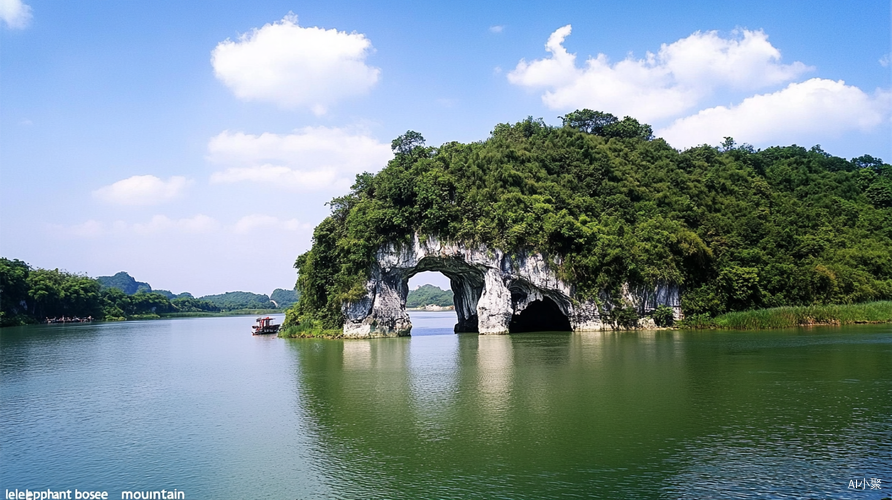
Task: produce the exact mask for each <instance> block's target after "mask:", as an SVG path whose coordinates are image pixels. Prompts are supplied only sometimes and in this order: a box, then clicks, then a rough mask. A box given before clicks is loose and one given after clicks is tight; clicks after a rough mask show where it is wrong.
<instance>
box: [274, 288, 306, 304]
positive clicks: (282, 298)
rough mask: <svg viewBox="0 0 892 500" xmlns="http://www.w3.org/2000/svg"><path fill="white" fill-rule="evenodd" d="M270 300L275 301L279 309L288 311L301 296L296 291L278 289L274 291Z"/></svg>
mask: <svg viewBox="0 0 892 500" xmlns="http://www.w3.org/2000/svg"><path fill="white" fill-rule="evenodd" d="M269 298H270V300H272V301H275V303H276V304H277V305H278V306H279V309H287V308H289V307H291V306H293V305H294V303H295V302H297V299H298V298H300V295H299V294H298V293H297V291H295V290H284V289H282V288H276V289H275V290H273V293H272V294H271V295H270V296H269Z"/></svg>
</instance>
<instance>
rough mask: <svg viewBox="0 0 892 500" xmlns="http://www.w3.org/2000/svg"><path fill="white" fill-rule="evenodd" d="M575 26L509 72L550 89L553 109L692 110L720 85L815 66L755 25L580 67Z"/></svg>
mask: <svg viewBox="0 0 892 500" xmlns="http://www.w3.org/2000/svg"><path fill="white" fill-rule="evenodd" d="M570 32H571V26H570V25H567V26H564V27H562V28H559V29H557V30H556V31H555V32H554V33H552V34H551V36H550V37H549V38H548V42H547V43H546V44H545V48H546V50H547V51H548V52H549V53H550V54H551V55H550V56H549V57H547V58H545V59H538V60H535V61H532V62H529V63H528V62H526V61H525V60H521V61H520V62H519V63H518V64H517V67H515V68H514V70H513V71H511V72H510V73H509V74H508V81H510V82H511V83H513V84H515V85H520V86H523V87H528V88H534V89H540V88H544V89H545V93H544V94H543V95H542V101H543V102H544V104H545V105H546V106H548V107H549V108H551V109H566V110H571V109H578V108H592V109H598V110H604V111H608V112H611V113H614V114H618V115H630V116H634V117H635V118H638V119H640V120H646V121H650V120H658V119H662V118H668V117H672V116H677V115H678V114H680V113H683V112H685V111H687V110H690V109H691V108H693V107H695V106H696V105H698V104H699V103H700V102H701V101H702V100H703V99H705V98H706V97H709V96H710V95H711V94H712V93H713V92H714V91H715V90H717V89H719V88H729V89H734V90H753V89H758V88H764V87H768V86H772V85H777V84H780V83H785V82H788V81H790V80H792V79H794V78H796V77H798V76H799V75H801V74H803V73H805V72H806V71H809V70H811V69H812V68H809V67H807V66H806V65H804V64H803V63H801V62H794V63H793V64H789V65H785V64H780V62H779V61H780V58H781V55H780V51H779V50H777V49H776V48H775V47H774V46H772V45H771V44H770V43H769V42H768V35H766V34H765V33H764V32H762V31H749V30H740V31H734V32H733V33H732V37H731V38H722V37H720V36H719V35H718V34H717V32H715V31H707V32H699V31H698V32H696V33H694V34H692V35H691V36H689V37H687V38H683V39H681V40H678V41H676V42H674V43H672V44H669V45H667V44H663V45H662V46H661V47H660V50H659V51H658V52H657V53H656V54H653V53H650V52H648V53H647V54H646V56H645V58H643V59H634V58H632V57H631V56H630V57H628V58H626V59H624V60H622V61H620V62H617V63H611V62H610V61H609V59H608V58H607V56H606V55H604V54H598V56H597V57H594V58H589V59H587V60H586V62H585V65H584V66H583V67H577V65H576V55H575V54H571V53H569V52H568V51H567V49H566V48H565V47H564V45H563V43H564V40H565V39H566V38H567V36H569V35H570Z"/></svg>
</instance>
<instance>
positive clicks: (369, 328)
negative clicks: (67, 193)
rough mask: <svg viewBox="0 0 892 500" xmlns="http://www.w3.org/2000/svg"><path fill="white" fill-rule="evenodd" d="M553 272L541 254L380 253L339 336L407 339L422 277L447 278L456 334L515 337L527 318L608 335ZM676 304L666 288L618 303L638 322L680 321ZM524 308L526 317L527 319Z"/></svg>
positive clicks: (393, 249)
mask: <svg viewBox="0 0 892 500" xmlns="http://www.w3.org/2000/svg"><path fill="white" fill-rule="evenodd" d="M554 264H556V263H552V262H549V261H548V260H547V259H545V258H544V257H543V256H542V255H541V254H535V253H531V254H527V253H517V254H512V255H508V254H506V253H504V252H502V251H501V250H497V249H496V250H493V249H489V248H486V247H483V246H477V247H471V246H468V245H462V244H458V243H449V242H441V241H439V240H438V239H437V238H433V237H420V236H419V235H415V237H414V239H413V242H412V243H411V244H409V245H385V246H384V247H382V248H380V249H379V250H378V252H377V254H376V256H375V262H374V264H372V268H371V270H370V273H369V280H368V281H367V282H366V286H365V288H366V293H365V296H363V297H362V298H361V299H359V300H357V301H354V302H347V303H344V304H343V306H342V311H343V313H344V317H345V321H344V336H345V337H354V338H370V337H397V336H404V335H409V333H410V332H411V330H412V322H411V321H410V319H409V315H408V314H407V313H406V297H407V295H408V294H409V285H408V283H409V278H411V277H412V276H414V275H415V274H417V273H420V272H423V271H438V272H441V273H443V275H445V276H446V277H447V278H449V282H450V285H451V288H452V292H453V294H454V297H455V299H454V300H455V310H456V315H457V317H458V323H457V324H456V326H455V331H456V332H478V333H480V334H505V333H509V332H511V331H512V322H513V325H514V328H513V330H514V331H529V330H525V327H529V328H533V327H535V326H530V323H531V320H530V317H531V316H530V315H531V314H541V313H543V312H544V313H545V315H546V320H547V321H546V323H545V324H546V325H548V324H554V325H556V326H557V327H558V329H568V328H567V325H569V329H571V330H573V331H585V330H602V329H606V328H610V326H609V324H607V323H605V322H604V321H602V319H601V316H600V314H599V312H598V307H597V305H596V304H595V303H594V302H591V301H579V300H575V299H574V292H575V290H574V289H573V287H572V286H570V285H569V284H567V283H565V282H563V281H562V280H560V279H558V278H557V275H556V272H555V270H554V268H553V267H554ZM627 288H628V287H627ZM678 297H679V290H678V287H677V286H672V285H666V286H662V287H654V288H653V289H640V290H628V289H627V290H625V293H624V297H623V299H624V301H626V302H628V303H631V304H634V305H635V306H636V307H637V308H638V309H639V313H640V314H645V313H648V312H650V311H651V310H653V309H654V308H656V306H657V305H659V304H667V305H670V306H672V307H673V308H674V309H675V311H676V316H678V317H680V308H679V304H678ZM528 308H532V310H531V311H529V312H528V313H527V314H526V315H525V314H524V311H526V310H527V309H528ZM543 308H544V309H543ZM549 318H550V319H549ZM537 321H538V320H537ZM532 322H533V323H536V321H532ZM538 324H539V323H537V325H538Z"/></svg>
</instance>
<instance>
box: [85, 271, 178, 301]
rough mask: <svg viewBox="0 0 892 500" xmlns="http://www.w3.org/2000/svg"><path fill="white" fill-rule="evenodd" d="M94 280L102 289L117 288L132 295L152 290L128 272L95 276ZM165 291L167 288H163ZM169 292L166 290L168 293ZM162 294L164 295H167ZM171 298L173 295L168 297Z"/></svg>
mask: <svg viewBox="0 0 892 500" xmlns="http://www.w3.org/2000/svg"><path fill="white" fill-rule="evenodd" d="M96 281H98V282H99V284H100V285H102V289H103V290H104V289H106V288H117V289H118V290H120V291H122V292H124V293H126V294H127V295H133V294H135V293H139V292H146V293H149V292H151V291H152V287H151V286H150V285H149V284H148V283H143V282H142V281H136V280H135V279H133V277H132V276H130V275H129V274H128V273H126V272H124V271H121V272H119V273H116V274H115V275H114V276H99V277H97V278H96ZM155 292H156V293H159V292H162V291H161V290H155ZM164 292H167V290H164ZM169 293H170V292H167V294H169ZM167 294H164V295H167ZM168 298H173V297H168Z"/></svg>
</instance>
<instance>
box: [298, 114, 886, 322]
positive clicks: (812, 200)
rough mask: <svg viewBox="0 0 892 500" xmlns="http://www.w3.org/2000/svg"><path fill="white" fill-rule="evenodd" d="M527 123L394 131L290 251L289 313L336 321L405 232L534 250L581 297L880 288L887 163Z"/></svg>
mask: <svg viewBox="0 0 892 500" xmlns="http://www.w3.org/2000/svg"><path fill="white" fill-rule="evenodd" d="M563 118H564V126H562V127H550V126H548V125H546V124H544V123H543V122H542V121H541V120H534V119H532V118H529V119H527V120H524V121H522V122H519V123H516V124H514V125H509V124H500V125H497V126H496V127H495V129H494V130H493V132H492V134H491V136H490V137H489V139H487V140H485V141H481V142H475V143H470V144H461V143H457V142H450V143H446V144H443V145H442V146H440V147H439V148H433V147H425V146H424V145H423V144H424V140H423V138H422V137H421V136H420V134H417V133H414V132H407V133H406V134H404V135H403V136H401V137H399V138H397V139H396V140H394V144H393V148H394V153H395V156H394V158H393V160H391V161H390V162H389V163H388V165H387V167H385V168H384V169H383V170H381V171H380V172H379V173H378V174H376V175H373V174H369V173H365V174H361V175H359V176H357V178H356V183H355V184H354V186H353V187H352V190H351V191H350V193H348V194H347V195H345V196H343V197H340V198H335V199H334V200H332V201H331V203H330V206H331V215H330V216H329V217H328V218H326V219H325V220H324V221H322V222H321V223H320V224H319V225H318V226H317V227H316V229H315V232H314V235H313V246H312V248H311V249H310V250H309V251H308V252H306V253H304V254H302V255H301V256H299V257H298V259H297V262H296V263H295V267H296V268H297V269H298V271H299V278H298V289H299V291H300V292H301V294H302V295H301V299H300V301H299V302H298V304H297V305H296V306H295V309H294V310H293V311H292V314H291V315H289V318H291V320H292V321H293V320H294V319H295V318H309V319H312V320H317V321H321V322H322V324H324V325H325V326H326V327H328V328H336V327H339V326H340V325H341V324H342V323H343V318H342V316H341V309H340V306H341V303H342V301H344V300H349V299H355V298H358V297H360V296H361V295H362V294H363V293H364V288H363V283H364V281H365V280H366V279H367V276H368V272H369V269H370V265H371V262H372V258H373V255H374V252H375V250H376V249H377V248H378V247H379V246H380V245H382V244H384V243H391V242H394V243H409V242H410V241H411V238H412V237H413V235H414V234H415V233H418V234H419V235H421V236H422V237H425V236H428V235H430V236H437V237H439V238H442V239H446V240H453V241H459V242H468V243H482V244H487V245H490V246H493V247H498V248H501V249H503V250H506V251H509V252H510V251H518V250H530V251H537V252H541V253H543V254H544V255H546V256H548V257H549V258H552V259H553V260H554V261H555V262H558V263H559V264H558V268H559V273H560V275H561V277H562V278H564V279H566V280H567V281H569V282H571V283H573V284H574V285H575V286H576V287H577V289H578V290H579V291H580V292H581V294H582V296H586V297H591V298H595V297H597V294H598V293H607V294H613V293H615V292H616V291H617V290H618V288H619V287H620V286H621V285H622V284H623V283H640V284H655V283H659V282H669V283H677V284H680V285H682V286H683V287H684V290H685V292H684V294H683V303H682V305H683V308H684V310H685V312H686V313H687V314H691V313H709V314H719V313H722V312H726V311H734V310H744V309H751V308H759V307H771V306H780V305H798V304H818V303H830V302H836V303H850V302H859V301H867V300H877V299H888V298H892V167H890V166H889V165H888V164H886V163H883V162H882V161H881V160H880V159H877V158H873V157H870V156H862V157H859V158H855V159H853V160H852V161H848V160H845V159H843V158H838V157H835V156H831V155H829V154H827V153H825V152H824V151H822V150H821V148H820V147H819V146H815V147H813V148H811V149H805V148H803V147H799V146H795V145H794V146H787V147H771V148H768V149H765V150H760V151H757V150H755V149H754V148H752V147H750V146H746V145H744V146H737V145H736V144H735V143H734V141H733V139H731V138H727V139H726V141H725V142H724V143H723V144H722V146H721V147H719V148H716V147H710V146H705V145H704V146H700V147H696V148H692V149H689V150H686V151H677V150H675V149H673V148H672V147H670V146H669V145H668V144H667V143H666V142H665V141H663V140H662V139H653V137H652V132H651V128H650V126H648V125H643V124H640V123H639V122H637V121H636V120H634V119H632V118H629V117H626V118H624V119H623V120H619V119H617V118H616V117H613V116H612V115H609V114H606V113H600V112H595V111H591V110H581V111H576V112H573V113H569V114H568V115H567V116H565V117H563Z"/></svg>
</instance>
